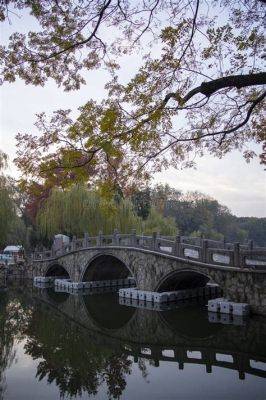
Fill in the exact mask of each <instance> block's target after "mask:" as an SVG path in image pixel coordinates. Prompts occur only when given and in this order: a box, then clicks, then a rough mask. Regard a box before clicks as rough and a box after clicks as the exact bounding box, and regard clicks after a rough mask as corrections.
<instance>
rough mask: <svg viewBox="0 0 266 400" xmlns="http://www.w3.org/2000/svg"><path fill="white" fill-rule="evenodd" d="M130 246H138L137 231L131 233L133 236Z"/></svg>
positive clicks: (133, 230)
mask: <svg viewBox="0 0 266 400" xmlns="http://www.w3.org/2000/svg"><path fill="white" fill-rule="evenodd" d="M130 244H131V246H134V247H135V246H136V244H137V240H136V229H132V231H131V236H130Z"/></svg>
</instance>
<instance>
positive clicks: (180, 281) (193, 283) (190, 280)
mask: <svg viewBox="0 0 266 400" xmlns="http://www.w3.org/2000/svg"><path fill="white" fill-rule="evenodd" d="M209 280H210V278H209V276H207V275H205V274H204V273H202V272H199V271H196V270H193V269H181V270H177V271H172V272H170V273H169V274H168V275H166V276H164V277H163V278H162V279H161V280H160V281H159V282H158V284H157V286H156V289H155V291H156V292H168V291H173V290H183V289H194V288H198V287H203V286H205V285H206V284H207V282H208V281H209Z"/></svg>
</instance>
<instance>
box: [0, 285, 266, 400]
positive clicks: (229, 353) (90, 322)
mask: <svg viewBox="0 0 266 400" xmlns="http://www.w3.org/2000/svg"><path fill="white" fill-rule="evenodd" d="M0 341H1V347H0V356H1V358H0V378H1V388H0V389H1V390H0V399H6V400H24V399H25V400H26V399H27V400H28V399H34V400H39V399H40V400H42V399H43V400H46V399H47V400H48V399H49V400H51V399H82V400H83V399H125V400H131V399H132V400H133V399H134V400H135V399H139V400H141V399H145V400H149V399H153V400H156V399H163V400H168V399H169V400H170V399H179V400H194V399H197V400H198V399H200V400H201V399H204V400H208V399H210V400H216V399H217V400H218V399H219V400H230V399H242V400H243V399H247V400H250V399H253V400H265V399H266V346H265V343H266V318H263V317H258V316H252V317H250V318H249V319H248V320H243V319H242V318H239V317H238V318H237V319H234V320H232V319H230V318H227V317H225V318H222V319H218V318H217V315H210V314H208V312H207V308H206V306H205V304H198V303H196V304H195V303H187V304H182V305H180V304H179V305H176V306H175V308H174V309H165V310H162V311H155V310H149V309H146V308H145V307H143V305H142V307H134V306H132V305H131V306H130V305H129V306H127V305H123V304H120V303H119V297H118V294H117V293H115V292H114V293H93V294H92V293H91V294H85V295H81V294H80V295H77V294H69V293H64V292H55V290H54V288H42V289H37V288H34V287H32V286H31V285H26V286H25V285H21V284H15V285H14V284H13V285H12V286H9V287H8V288H7V290H5V291H2V292H1V293H0Z"/></svg>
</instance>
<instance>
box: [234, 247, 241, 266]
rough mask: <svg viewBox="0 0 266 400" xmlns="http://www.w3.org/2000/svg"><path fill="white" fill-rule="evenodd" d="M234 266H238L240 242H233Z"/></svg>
mask: <svg viewBox="0 0 266 400" xmlns="http://www.w3.org/2000/svg"><path fill="white" fill-rule="evenodd" d="M234 267H238V268H239V267H240V244H239V243H234Z"/></svg>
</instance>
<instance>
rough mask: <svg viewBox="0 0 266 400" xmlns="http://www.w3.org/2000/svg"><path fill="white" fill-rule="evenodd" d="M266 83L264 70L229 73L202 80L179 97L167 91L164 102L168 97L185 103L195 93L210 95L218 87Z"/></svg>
mask: <svg viewBox="0 0 266 400" xmlns="http://www.w3.org/2000/svg"><path fill="white" fill-rule="evenodd" d="M265 84H266V72H259V73H257V74H248V75H230V76H225V77H223V78H218V79H214V80H212V81H210V82H202V84H201V85H200V86H198V87H196V88H194V89H192V90H191V91H190V92H188V94H187V95H186V96H185V97H180V96H179V95H178V94H177V93H168V94H167V95H166V96H165V99H164V104H165V105H166V104H167V102H168V101H169V100H170V99H174V100H176V101H177V102H178V103H179V104H180V105H184V104H185V103H187V102H188V101H189V100H190V99H191V98H192V97H194V96H195V95H196V94H199V93H200V94H203V95H204V96H206V97H210V96H211V95H212V94H214V93H216V92H218V91H219V90H220V89H225V88H230V87H234V88H237V89H241V88H243V87H248V86H257V85H265Z"/></svg>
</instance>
